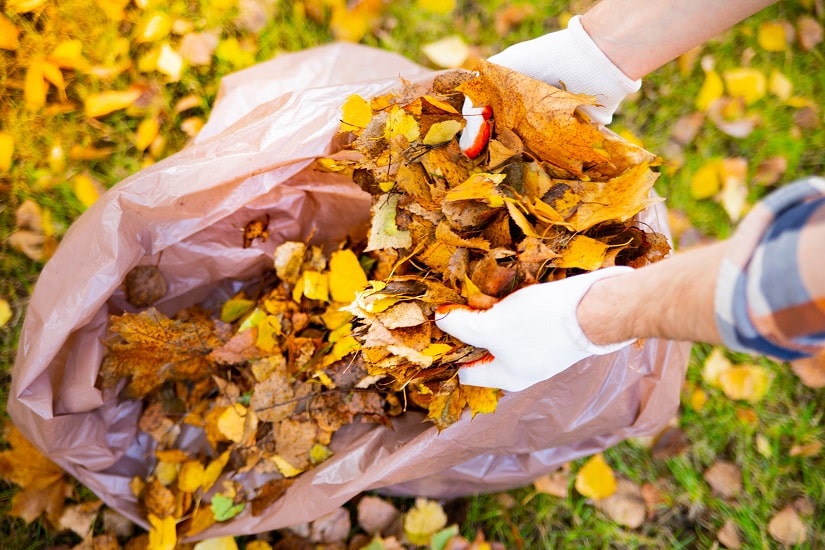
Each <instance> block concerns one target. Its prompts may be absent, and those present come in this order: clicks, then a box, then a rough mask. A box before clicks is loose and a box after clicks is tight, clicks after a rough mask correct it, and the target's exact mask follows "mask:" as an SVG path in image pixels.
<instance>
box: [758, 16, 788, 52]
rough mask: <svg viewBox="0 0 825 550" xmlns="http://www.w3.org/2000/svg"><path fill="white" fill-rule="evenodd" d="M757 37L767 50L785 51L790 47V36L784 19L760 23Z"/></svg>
mask: <svg viewBox="0 0 825 550" xmlns="http://www.w3.org/2000/svg"><path fill="white" fill-rule="evenodd" d="M756 39H757V40H758V42H759V45H760V46H761V47H762V49H763V50H765V51H767V52H784V51H785V50H786V49H787V47H788V37H787V35H786V34H785V24H784V23H783V22H782V21H765V22H764V23H762V24H761V25H759V30H758V32H757V34H756Z"/></svg>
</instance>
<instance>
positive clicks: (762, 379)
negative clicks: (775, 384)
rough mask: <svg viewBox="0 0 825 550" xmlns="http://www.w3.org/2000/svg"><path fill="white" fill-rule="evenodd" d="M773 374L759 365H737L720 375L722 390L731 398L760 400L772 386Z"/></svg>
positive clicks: (754, 401) (751, 400) (750, 400)
mask: <svg viewBox="0 0 825 550" xmlns="http://www.w3.org/2000/svg"><path fill="white" fill-rule="evenodd" d="M772 380H773V375H772V374H771V372H770V371H769V370H768V369H766V368H765V367H761V366H759V365H735V366H732V367H731V368H729V369H727V370H726V371H724V372H723V373H722V374H720V376H719V384H720V385H721V387H722V391H723V392H725V395H726V396H728V398H730V399H741V400H744V401H748V402H750V403H756V402H757V401H760V400H761V399H762V398H763V397H765V395H766V394H767V393H768V389H770V387H771V381H772Z"/></svg>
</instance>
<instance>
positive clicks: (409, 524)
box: [404, 498, 447, 546]
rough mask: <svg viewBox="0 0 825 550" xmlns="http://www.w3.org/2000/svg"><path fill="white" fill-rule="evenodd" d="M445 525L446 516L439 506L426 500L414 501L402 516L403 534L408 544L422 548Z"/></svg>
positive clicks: (432, 501)
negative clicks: (408, 540) (408, 541)
mask: <svg viewBox="0 0 825 550" xmlns="http://www.w3.org/2000/svg"><path fill="white" fill-rule="evenodd" d="M445 525H447V514H445V513H444V509H443V508H442V507H441V505H440V504H439V503H437V502H435V501H434V500H429V499H426V498H417V499H415V506H413V507H412V508H411V509H410V510H409V511H408V512H407V513H406V514H405V515H404V534H405V535H407V538H408V539H410V542H411V543H413V544H415V545H419V546H424V545H427V544H429V543H430V537H432V536H433V535H434V534H435V533H437V532H438V531H440V530H441V529H443V528H444V526H445Z"/></svg>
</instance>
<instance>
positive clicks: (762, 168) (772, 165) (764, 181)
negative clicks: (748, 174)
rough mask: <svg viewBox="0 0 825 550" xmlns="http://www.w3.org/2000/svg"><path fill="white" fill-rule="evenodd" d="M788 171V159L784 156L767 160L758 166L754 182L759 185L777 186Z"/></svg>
mask: <svg viewBox="0 0 825 550" xmlns="http://www.w3.org/2000/svg"><path fill="white" fill-rule="evenodd" d="M787 169H788V159H787V158H785V157H784V156H775V157H770V158H766V159H765V160H763V161H761V162H760V163H759V164H757V165H756V170H755V172H754V174H753V182H754V183H756V184H758V185H765V186H770V185H774V184H776V183H777V182H778V181H779V179H780V178H781V177H782V176H783V175H784V174H785V171H786V170H787Z"/></svg>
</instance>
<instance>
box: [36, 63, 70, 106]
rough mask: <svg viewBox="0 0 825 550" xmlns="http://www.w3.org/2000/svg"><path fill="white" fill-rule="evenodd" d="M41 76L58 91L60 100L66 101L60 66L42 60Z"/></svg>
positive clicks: (64, 83) (64, 84)
mask: <svg viewBox="0 0 825 550" xmlns="http://www.w3.org/2000/svg"><path fill="white" fill-rule="evenodd" d="M42 65H43V78H45V79H46V80H47V81H48V82H51V83H52V84H53V85H54V87H55V88H57V90H58V92H60V100H61V101H66V82H65V81H64V80H63V73H62V72H60V67H58V66H57V65H55V64H54V63H52V62H51V61H43V62H42Z"/></svg>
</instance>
